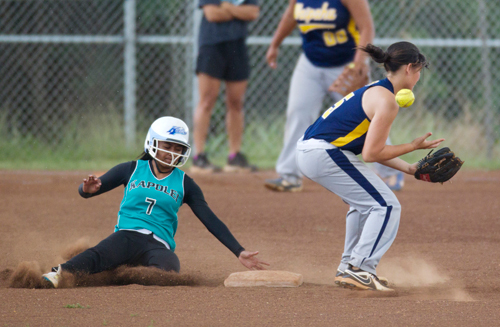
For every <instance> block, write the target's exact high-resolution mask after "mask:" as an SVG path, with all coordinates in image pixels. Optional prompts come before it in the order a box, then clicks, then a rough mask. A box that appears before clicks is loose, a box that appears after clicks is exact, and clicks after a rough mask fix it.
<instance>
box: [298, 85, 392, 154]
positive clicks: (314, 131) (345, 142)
mask: <svg viewBox="0 0 500 327" xmlns="http://www.w3.org/2000/svg"><path fill="white" fill-rule="evenodd" d="M373 86H382V87H385V88H386V89H388V90H389V91H391V92H392V93H394V87H393V86H392V83H391V82H390V81H389V80H388V79H387V78H385V79H383V80H380V81H375V82H373V83H370V84H368V85H366V86H364V87H362V88H360V89H358V90H356V91H354V92H351V93H349V94H348V95H346V96H345V97H344V98H343V99H341V100H340V101H338V102H337V103H335V105H333V107H330V108H329V109H328V110H326V111H325V112H324V113H323V115H321V117H319V118H318V119H317V120H316V122H314V124H312V125H311V126H309V128H308V129H307V130H306V132H305V134H304V140H309V139H319V140H325V141H327V142H329V143H331V144H333V145H335V146H336V147H337V148H339V149H342V150H348V151H351V152H353V153H354V154H360V153H361V152H362V151H363V145H364V144H365V139H366V132H368V127H369V126H370V119H369V118H368V116H366V113H365V111H364V110H363V105H362V103H361V100H362V99H363V94H364V93H365V91H366V90H368V89H369V88H370V87H373Z"/></svg>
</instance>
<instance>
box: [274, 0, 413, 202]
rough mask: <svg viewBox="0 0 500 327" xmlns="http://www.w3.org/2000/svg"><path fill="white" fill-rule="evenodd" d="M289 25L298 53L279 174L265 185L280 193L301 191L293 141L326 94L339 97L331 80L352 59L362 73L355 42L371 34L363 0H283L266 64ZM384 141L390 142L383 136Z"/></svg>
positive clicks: (386, 173)
mask: <svg viewBox="0 0 500 327" xmlns="http://www.w3.org/2000/svg"><path fill="white" fill-rule="evenodd" d="M295 27H298V29H299V31H300V35H301V38H302V50H303V53H302V54H301V56H300V58H299V60H298V62H297V65H296V66H295V69H294V71H293V75H292V80H291V82H290V90H289V94H288V103H287V108H286V125H285V135H284V144H283V148H282V150H281V153H280V155H279V158H278V161H277V162H276V172H277V173H278V175H279V177H278V178H275V179H269V180H266V183H265V186H266V187H267V188H269V189H271V190H274V191H280V192H283V191H287V192H299V191H301V190H302V188H303V185H302V174H301V173H300V170H299V168H298V167H297V164H296V161H295V145H296V144H297V141H298V140H299V138H300V137H301V136H302V135H303V134H304V132H305V130H306V129H307V127H309V125H311V124H312V123H313V122H314V120H316V118H317V117H318V115H319V114H320V110H321V108H322V105H323V100H324V98H325V97H326V96H327V95H329V96H330V97H331V98H332V100H333V102H337V101H339V100H340V99H341V98H342V95H340V94H339V93H336V92H333V89H332V84H333V83H334V81H335V80H336V79H337V78H338V77H339V75H340V74H341V73H342V71H343V70H344V68H345V67H346V66H347V65H349V64H351V63H353V64H354V65H355V67H356V69H359V70H360V71H361V73H360V74H361V75H365V76H366V75H367V74H368V70H369V67H368V65H367V64H366V62H367V60H368V57H367V55H366V53H364V52H363V51H361V50H359V49H358V48H357V46H365V45H367V44H368V43H372V42H373V38H374V35H375V28H374V26H373V19H372V16H371V13H370V7H369V4H368V1H367V0H289V5H288V7H287V9H286V11H285V13H284V14H283V16H282V18H281V21H280V23H279V25H278V28H277V29H276V32H275V33H274V36H273V39H272V41H271V44H270V45H269V49H268V50H267V54H266V59H267V62H268V64H269V66H270V67H271V68H273V69H274V68H276V67H277V63H276V60H277V57H278V54H279V46H280V44H281V43H282V42H283V40H284V39H285V38H286V37H287V36H288V35H289V34H290V33H292V31H293V30H294V29H295ZM387 142H388V144H390V141H389V139H388V140H387ZM374 168H375V170H376V171H377V172H378V174H379V175H380V176H381V177H383V178H385V179H386V182H387V183H388V184H389V185H390V187H391V188H393V189H395V190H397V189H400V188H401V187H402V186H403V182H404V180H403V175H404V174H402V173H400V172H399V171H397V170H394V169H391V168H389V167H385V166H383V165H379V164H375V165H374Z"/></svg>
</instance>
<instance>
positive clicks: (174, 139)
mask: <svg viewBox="0 0 500 327" xmlns="http://www.w3.org/2000/svg"><path fill="white" fill-rule="evenodd" d="M160 141H163V142H170V143H176V144H180V145H182V146H183V151H182V153H175V152H172V151H168V150H165V149H161V148H159V146H158V145H159V144H158V142H160ZM188 142H189V128H188V127H187V125H186V123H184V122H183V121H182V120H180V119H178V118H174V117H162V118H158V119H157V120H155V121H154V122H153V124H151V127H150V128H149V131H148V135H147V136H146V140H145V142H144V151H146V152H147V153H149V154H150V155H151V157H153V158H154V159H155V160H156V161H158V162H160V163H162V164H164V165H167V166H170V167H181V166H183V165H184V164H185V163H186V161H187V160H188V159H189V155H190V154H191V146H190V145H189V143H188ZM158 151H162V152H166V153H170V158H171V159H170V160H168V161H169V162H166V161H162V160H160V159H159V158H157V155H158Z"/></svg>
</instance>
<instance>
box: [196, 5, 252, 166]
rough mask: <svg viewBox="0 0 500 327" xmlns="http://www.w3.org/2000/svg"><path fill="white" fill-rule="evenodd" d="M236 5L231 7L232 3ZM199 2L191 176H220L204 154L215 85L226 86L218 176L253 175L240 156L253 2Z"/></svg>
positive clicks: (217, 89) (242, 156)
mask: <svg viewBox="0 0 500 327" xmlns="http://www.w3.org/2000/svg"><path fill="white" fill-rule="evenodd" d="M235 2H236V1H235ZM237 2H238V3H239V5H234V4H232V3H231V2H229V1H221V0H199V6H200V8H202V9H203V18H202V21H201V25H200V35H199V46H200V48H199V53H198V59H197V62H196V74H197V76H198V89H199V90H198V91H199V96H200V100H199V102H198V104H197V106H196V110H195V114H194V133H193V138H194V145H195V151H196V152H195V155H194V157H193V166H192V167H191V171H192V172H201V173H211V172H216V171H219V170H220V167H217V166H215V165H213V164H212V163H211V162H210V160H209V159H208V156H207V154H206V153H205V143H206V140H207V135H208V130H209V126H210V118H211V116H212V110H213V108H214V105H215V102H216V101H217V98H218V96H219V89H220V86H221V82H222V81H224V82H225V84H226V107H227V114H226V129H227V133H228V138H229V157H228V160H227V165H226V166H225V167H224V170H226V171H230V172H238V171H253V170H255V169H256V167H255V166H251V165H250V164H249V163H248V161H247V159H246V157H245V156H244V155H243V154H242V153H241V152H240V147H241V141H242V137H243V129H244V113H243V101H244V97H245V91H246V89H247V84H248V78H249V76H250V63H249V57H248V51H247V47H246V44H245V39H246V36H247V24H248V22H249V21H252V20H255V19H257V17H258V16H259V7H258V6H257V0H244V1H237Z"/></svg>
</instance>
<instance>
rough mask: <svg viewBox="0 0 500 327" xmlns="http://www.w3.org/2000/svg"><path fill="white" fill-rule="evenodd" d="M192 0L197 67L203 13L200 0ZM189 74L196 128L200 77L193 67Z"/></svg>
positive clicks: (192, 115)
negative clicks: (199, 5) (195, 113)
mask: <svg viewBox="0 0 500 327" xmlns="http://www.w3.org/2000/svg"><path fill="white" fill-rule="evenodd" d="M192 1H193V38H192V40H191V42H193V52H192V56H193V57H192V58H191V62H192V65H191V67H193V68H195V67H196V58H197V57H198V37H199V33H200V22H201V17H202V13H201V10H200V9H199V8H198V2H199V0H192ZM188 74H190V75H188V76H192V78H189V77H188V80H191V87H192V90H193V93H192V96H191V103H192V106H191V108H190V109H189V115H190V117H191V119H190V121H191V122H193V123H192V125H191V126H192V127H193V129H194V112H195V110H196V105H197V104H198V100H199V94H198V78H197V77H196V75H195V74H194V69H193V71H189V72H188ZM193 132H194V131H192V132H191V135H193ZM193 143H194V142H193ZM193 148H194V146H193ZM194 150H196V149H194Z"/></svg>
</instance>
